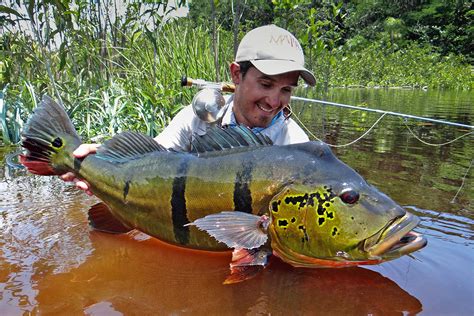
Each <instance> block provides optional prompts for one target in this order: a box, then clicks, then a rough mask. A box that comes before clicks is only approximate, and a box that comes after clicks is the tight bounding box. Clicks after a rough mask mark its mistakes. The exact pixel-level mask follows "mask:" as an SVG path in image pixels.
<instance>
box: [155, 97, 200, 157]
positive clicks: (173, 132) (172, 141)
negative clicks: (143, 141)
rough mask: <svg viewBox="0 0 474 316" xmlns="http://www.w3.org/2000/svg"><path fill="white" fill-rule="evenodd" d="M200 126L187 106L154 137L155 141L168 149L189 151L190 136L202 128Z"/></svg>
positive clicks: (197, 119) (189, 106)
mask: <svg viewBox="0 0 474 316" xmlns="http://www.w3.org/2000/svg"><path fill="white" fill-rule="evenodd" d="M200 125H201V124H200V120H199V118H198V117H197V116H196V115H195V114H194V111H193V108H192V106H191V105H188V106H186V107H185V108H183V109H182V110H181V111H179V112H178V114H176V116H175V117H174V118H173V119H172V120H171V122H170V123H169V125H168V126H167V127H166V128H165V129H164V130H163V131H162V132H161V133H160V134H159V135H158V136H156V137H155V140H156V141H157V142H158V143H159V144H160V145H162V146H164V147H166V148H169V149H174V150H177V151H189V150H190V149H191V138H192V135H193V134H194V133H196V132H198V131H199V130H200V129H201V128H202V127H201V126H200ZM204 130H205V128H204Z"/></svg>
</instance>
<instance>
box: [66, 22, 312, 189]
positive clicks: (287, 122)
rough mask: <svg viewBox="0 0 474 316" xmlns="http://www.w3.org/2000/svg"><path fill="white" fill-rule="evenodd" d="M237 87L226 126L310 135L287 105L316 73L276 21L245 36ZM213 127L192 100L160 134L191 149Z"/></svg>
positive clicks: (286, 137) (280, 136)
mask: <svg viewBox="0 0 474 316" xmlns="http://www.w3.org/2000/svg"><path fill="white" fill-rule="evenodd" d="M230 74H231V77H232V82H233V83H234V85H235V93H234V95H233V96H231V97H230V98H228V100H227V102H226V105H225V107H226V108H225V113H224V115H223V117H222V119H221V121H220V122H219V123H218V124H219V125H221V126H226V125H227V126H228V125H238V124H240V125H245V126H247V127H249V128H251V129H252V130H253V131H254V132H255V133H261V134H264V135H266V136H268V137H269V138H270V139H271V140H272V141H273V143H274V144H275V145H284V144H292V143H301V142H305V141H308V140H309V139H308V136H307V135H306V134H305V133H304V131H303V130H302V129H301V128H300V127H299V126H298V125H297V124H296V123H295V122H294V121H293V120H292V119H290V118H287V117H285V115H284V114H283V109H284V108H285V107H286V106H287V105H288V104H289V102H290V97H291V94H292V92H293V89H294V88H295V87H296V86H297V84H298V79H299V77H302V79H303V80H304V81H305V82H306V83H307V84H308V85H311V86H314V84H315V83H316V79H315V77H314V75H313V74H312V73H311V72H310V71H309V70H307V69H306V68H305V67H304V54H303V50H302V48H301V45H300V43H299V42H298V40H297V39H296V38H295V37H294V36H293V35H292V34H291V33H289V32H288V31H286V30H284V29H282V28H280V27H277V26H275V25H266V26H262V27H258V28H256V29H253V30H251V31H250V32H248V33H247V34H246V35H245V36H244V37H243V39H242V41H241V42H240V45H239V48H238V50H237V54H236V57H235V61H234V62H233V63H231V64H230ZM209 127H210V124H209V123H206V122H204V121H201V120H200V119H199V118H198V117H197V116H196V115H195V114H194V112H193V109H192V106H191V105H189V106H187V107H186V108H184V109H183V110H181V111H180V112H179V113H178V114H177V115H176V116H175V117H174V118H173V120H172V121H171V122H170V124H169V125H168V126H167V127H166V128H165V129H164V130H163V132H162V133H160V135H158V136H157V137H156V138H155V139H156V141H157V142H158V143H160V144H161V145H163V146H164V147H167V148H173V149H175V150H181V151H187V150H189V149H190V145H191V139H192V137H193V135H195V134H204V133H205V132H206V130H207V129H208V128H209ZM98 146H99V145H97V144H83V145H81V146H80V147H79V148H78V149H76V151H75V152H74V155H75V156H76V157H78V158H82V157H85V156H87V155H88V154H91V153H95V152H96V150H97V148H98ZM61 178H62V179H63V180H65V181H74V182H76V186H77V187H78V188H80V189H82V190H85V191H86V192H87V193H88V194H91V192H90V191H89V190H88V188H89V187H88V185H87V183H85V182H84V181H81V180H79V179H77V178H75V176H74V174H72V173H67V174H65V175H63V176H61Z"/></svg>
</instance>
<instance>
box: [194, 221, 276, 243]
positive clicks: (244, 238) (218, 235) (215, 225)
mask: <svg viewBox="0 0 474 316" xmlns="http://www.w3.org/2000/svg"><path fill="white" fill-rule="evenodd" d="M268 224H269V218H268V217H267V216H265V215H263V216H257V215H253V214H248V213H243V212H221V213H217V214H211V215H207V216H205V217H203V218H199V219H197V220H195V221H194V222H192V223H190V224H186V225H185V226H196V227H197V228H199V229H200V230H203V231H206V232H207V233H208V234H209V235H211V236H212V237H214V238H215V239H217V241H219V242H222V243H224V244H226V245H227V246H228V247H230V248H236V249H254V248H258V247H260V246H262V245H263V244H265V243H266V241H267V239H268V236H267V233H266V228H267V227H268Z"/></svg>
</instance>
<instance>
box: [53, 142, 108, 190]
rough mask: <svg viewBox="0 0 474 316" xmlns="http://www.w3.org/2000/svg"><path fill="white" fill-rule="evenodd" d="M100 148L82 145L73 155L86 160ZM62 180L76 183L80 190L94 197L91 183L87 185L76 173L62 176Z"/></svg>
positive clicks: (94, 145)
mask: <svg viewBox="0 0 474 316" xmlns="http://www.w3.org/2000/svg"><path fill="white" fill-rule="evenodd" d="M99 146H100V144H81V145H80V146H79V147H77V148H76V150H74V152H73V153H72V154H73V156H74V157H76V158H84V157H86V156H87V155H90V154H95V153H96V152H97V148H99ZM60 178H61V179H63V180H64V181H67V182H74V184H75V185H76V187H77V188H78V189H81V190H83V191H85V192H86V193H87V194H88V195H93V193H92V192H91V190H90V188H89V183H87V182H86V181H85V180H82V179H79V178H77V177H76V175H75V174H74V173H72V172H67V173H65V174H63V175H61V176H60Z"/></svg>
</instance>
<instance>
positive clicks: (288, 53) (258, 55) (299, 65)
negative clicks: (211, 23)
mask: <svg viewBox="0 0 474 316" xmlns="http://www.w3.org/2000/svg"><path fill="white" fill-rule="evenodd" d="M235 61H236V62H240V61H250V62H251V63H252V64H253V65H254V66H255V68H257V69H258V70H259V71H261V72H263V73H264V74H266V75H270V76H272V75H279V74H283V73H287V72H290V71H299V72H300V76H301V77H302V78H303V80H304V81H305V82H306V83H307V84H308V85H310V86H314V85H315V84H316V78H315V77H314V75H313V73H312V72H311V71H309V70H308V69H306V68H305V67H304V54H303V49H302V48H301V45H300V42H298V40H297V39H296V37H294V36H293V34H291V33H290V32H288V31H287V30H285V29H282V28H281V27H278V26H276V25H273V24H271V25H265V26H261V27H257V28H255V29H253V30H251V31H250V32H248V33H247V34H246V35H245V36H244V37H243V38H242V41H241V42H240V45H239V48H238V49H237V55H236V56H235Z"/></svg>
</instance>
